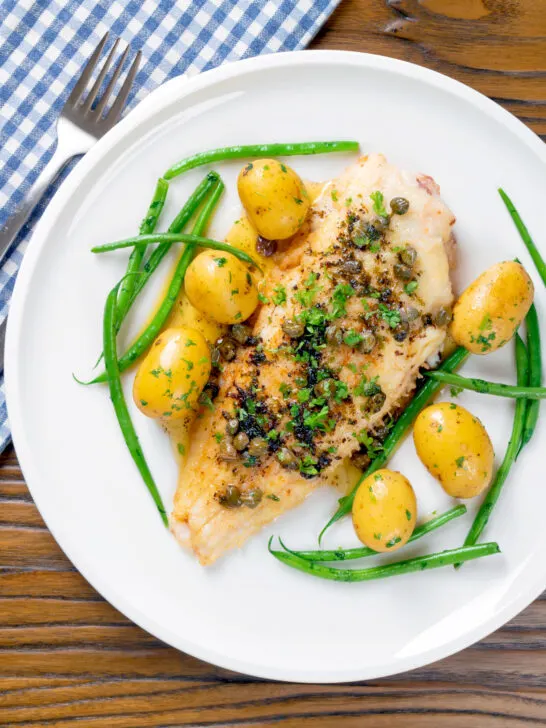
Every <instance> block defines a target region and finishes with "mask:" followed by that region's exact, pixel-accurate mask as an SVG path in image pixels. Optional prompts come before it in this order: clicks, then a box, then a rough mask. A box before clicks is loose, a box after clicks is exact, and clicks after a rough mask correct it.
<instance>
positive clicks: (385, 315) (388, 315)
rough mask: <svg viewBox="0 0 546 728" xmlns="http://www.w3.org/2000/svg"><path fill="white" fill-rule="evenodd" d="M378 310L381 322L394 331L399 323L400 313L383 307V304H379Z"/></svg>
mask: <svg viewBox="0 0 546 728" xmlns="http://www.w3.org/2000/svg"><path fill="white" fill-rule="evenodd" d="M378 308H379V313H380V315H381V318H382V319H383V321H386V323H388V325H389V326H390V328H391V329H395V328H396V327H397V326H398V324H399V323H400V321H401V319H400V312H399V311H394V310H393V309H392V308H389V307H388V306H385V304H384V303H380V304H379V306H378Z"/></svg>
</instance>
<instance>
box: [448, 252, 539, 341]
mask: <svg viewBox="0 0 546 728" xmlns="http://www.w3.org/2000/svg"><path fill="white" fill-rule="evenodd" d="M533 294H534V288H533V282H532V281H531V279H530V278H529V276H528V274H527V271H526V270H525V268H524V267H523V266H522V265H520V263H516V262H514V261H506V262H504V263H497V264H496V265H493V266H491V268H488V269H487V270H486V271H484V272H483V273H482V274H481V275H480V276H478V278H476V280H475V281H474V282H473V283H471V284H470V286H468V288H467V289H466V290H465V291H463V293H462V294H461V295H460V297H459V300H458V301H457V303H456V304H455V307H454V309H453V322H452V324H451V335H452V336H453V338H454V339H455V341H456V342H457V344H459V345H460V346H464V347H466V348H467V349H468V350H469V351H471V352H472V353H473V354H487V353H489V352H490V351H495V349H498V348H499V347H501V346H503V345H504V344H506V342H507V341H509V340H510V339H511V338H512V336H513V335H514V332H515V331H516V330H517V328H518V326H519V325H520V323H521V322H522V321H523V319H524V318H525V316H526V315H527V312H528V311H529V308H530V307H531V303H532V302H533Z"/></svg>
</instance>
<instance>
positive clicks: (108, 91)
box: [95, 46, 130, 119]
mask: <svg viewBox="0 0 546 728" xmlns="http://www.w3.org/2000/svg"><path fill="white" fill-rule="evenodd" d="M129 50H130V46H127V47H126V48H125V50H124V51H123V53H122V54H121V58H120V59H119V61H118V63H117V65H116V67H115V69H114V73H113V74H112V78H111V79H110V81H109V82H108V86H107V87H106V88H105V89H104V93H103V95H102V97H101V99H100V101H99V103H98V104H97V107H96V109H95V113H96V115H97V119H100V117H101V114H102V112H103V111H104V107H105V106H106V104H107V103H108V99H109V98H110V94H111V93H112V90H113V88H114V86H115V84H116V81H117V80H118V78H119V74H120V73H121V71H122V68H123V64H124V63H125V59H126V58H127V54H128V53H129Z"/></svg>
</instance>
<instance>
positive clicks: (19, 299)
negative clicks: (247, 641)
mask: <svg viewBox="0 0 546 728" xmlns="http://www.w3.org/2000/svg"><path fill="white" fill-rule="evenodd" d="M321 64H322V65H324V64H328V65H330V64H332V65H346V64H348V65H352V66H360V67H364V68H368V69H370V68H371V69H378V70H385V69H386V70H390V71H393V72H394V73H397V74H398V75H405V76H410V77H412V78H414V79H417V80H420V81H423V82H424V83H427V84H430V85H433V86H435V87H440V88H442V89H443V90H445V91H448V92H451V93H452V94H453V95H455V96H458V97H459V98H461V99H464V100H467V101H469V102H471V103H472V105H473V106H474V107H478V109H480V110H481V111H483V112H485V113H486V114H487V115H488V116H490V117H493V119H496V120H497V121H498V122H500V123H501V124H502V125H503V126H504V127H508V129H509V130H510V131H512V132H513V133H514V134H516V136H517V137H519V139H520V140H521V141H523V142H524V143H525V144H526V145H527V146H529V147H530V149H531V150H532V151H533V152H534V153H535V155H536V156H537V157H538V158H539V159H540V160H541V161H542V162H543V163H544V164H545V166H546V145H545V144H544V143H543V142H542V140H541V139H540V138H539V137H538V136H537V135H536V134H535V133H534V132H533V131H532V130H531V129H529V128H528V127H527V126H525V125H524V124H523V122H521V121H519V120H518V119H517V118H516V117H514V116H513V115H512V114H510V113H509V112H508V111H506V110H505V109H503V108H502V107H501V106H499V105H498V104H497V103H496V102H494V101H492V100H491V99H489V98H488V97H486V96H484V95H483V94H481V93H480V92H479V91H476V90H475V89H472V88H470V87H469V86H466V85H465V84H463V83H461V82H460V81H457V80H455V79H453V78H450V77H449V76H445V75H443V74H441V73H439V72H437V71H434V70H431V69H428V68H425V67H423V66H419V65H417V64H413V63H410V62H407V61H402V60H399V59H395V58H389V57H386V56H381V55H376V54H371V53H359V52H356V51H342V50H310V51H309V50H307V51H292V52H284V53H279V54H268V55H263V56H257V57H253V58H247V59H244V60H240V61H235V62H231V63H227V64H224V65H222V66H219V67H218V68H214V69H211V70H209V71H205V72H203V73H201V74H199V75H196V76H193V77H191V78H188V77H187V76H177V77H175V78H173V79H170V80H169V81H167V82H166V83H164V84H162V85H161V86H159V87H158V88H157V89H155V90H153V91H152V92H151V93H150V94H149V95H148V96H147V97H146V98H145V99H144V100H143V101H141V102H140V103H139V104H138V105H137V106H136V107H135V109H133V110H132V111H131V112H130V113H129V114H128V115H127V116H126V117H125V118H124V119H123V120H122V121H121V122H119V123H118V124H117V125H116V126H115V127H114V128H113V129H112V130H111V131H110V132H108V134H106V135H105V136H104V137H103V138H102V139H100V140H99V141H98V142H97V143H96V144H95V145H94V146H93V147H92V149H91V150H90V151H89V152H88V153H87V154H86V156H85V157H84V158H83V159H82V160H81V161H80V162H79V163H78V165H77V166H76V167H75V168H74V170H73V171H72V172H71V174H70V175H69V178H70V180H71V182H72V184H70V185H67V184H66V183H65V184H63V185H62V186H61V187H60V189H59V190H58V191H57V193H56V194H55V196H54V198H53V200H52V201H51V202H50V204H49V205H48V207H47V209H46V211H45V213H44V215H43V216H42V217H41V219H40V220H39V221H38V224H37V226H36V229H35V231H34V233H33V235H32V238H31V240H30V243H29V246H28V249H27V251H26V253H25V255H24V259H23V262H22V265H21V268H20V271H19V275H18V278H17V282H16V285H15V289H14V292H13V297H12V301H11V305H10V316H9V321H8V326H7V332H6V351H5V359H6V362H5V391H6V403H7V407H8V419H9V423H10V426H11V431H12V439H13V443H14V445H15V448H16V453H17V456H18V459H19V463H20V466H21V470H22V472H23V475H24V478H25V482H26V483H27V487H28V488H29V491H30V493H31V496H32V498H33V500H34V502H35V504H36V506H37V508H38V510H39V511H40V514H41V515H42V517H43V519H44V521H45V523H46V526H47V528H48V530H49V531H50V533H51V535H52V536H53V538H54V539H55V541H56V542H57V544H58V545H59V547H60V548H61V549H62V550H63V552H64V553H65V554H66V556H67V558H68V559H69V560H70V561H71V563H73V564H74V566H75V567H76V568H77V569H78V571H79V572H80V573H81V574H82V576H83V577H84V578H85V579H86V580H87V581H88V582H89V583H90V584H91V585H92V586H93V587H94V588H95V589H96V590H97V591H98V592H99V593H100V594H101V595H102V596H103V598H104V599H106V600H107V601H108V602H109V603H110V604H112V605H113V606H114V607H115V608H116V609H118V610H119V611H120V612H121V613H123V614H124V615H126V616H127V617H128V618H129V619H131V620H132V621H133V622H134V623H135V624H137V625H138V626H139V627H141V628H142V629H144V630H146V631H147V632H148V633H150V634H152V635H153V636H155V637H156V638H157V639H160V640H162V641H164V642H166V643H167V644H169V645H171V646H173V647H175V649H178V650H180V651H183V652H186V653H187V654H190V655H192V656H194V657H196V658H198V659H201V660H204V661H206V662H208V663H210V664H213V665H217V666H219V667H221V668H224V669H228V670H233V671H237V672H239V673H243V674H247V675H252V676H256V677H259V678H266V679H273V680H281V681H290V682H300V683H313V682H314V683H342V682H352V681H356V680H369V679H374V678H379V677H387V676H389V675H394V674H399V673H401V672H406V671H408V670H411V669H415V668H417V667H422V666H425V665H428V664H430V663H432V662H435V661H437V660H439V659H443V658H445V657H448V656H450V655H452V654H454V653H456V652H459V651H460V650H462V649H464V648H466V647H468V646H470V645H472V644H474V643H475V642H476V641H478V640H481V639H483V638H484V637H486V636H487V635H489V634H491V633H492V632H494V631H495V630H496V629H498V628H499V627H500V626H502V625H503V624H505V623H506V622H507V621H509V620H510V619H512V618H513V617H514V616H516V615H517V614H518V613H519V612H520V611H522V610H523V609H525V607H527V606H528V605H529V604H530V603H531V602H532V601H534V600H535V599H536V598H537V597H538V596H539V594H540V593H541V592H542V591H543V589H544V587H545V586H546V567H545V570H544V573H543V574H541V575H540V578H537V574H536V573H535V578H534V579H532V580H531V581H530V582H529V584H528V586H527V588H526V589H525V590H522V592H521V594H520V595H519V598H518V599H516V600H514V601H513V602H512V603H510V604H509V605H507V606H505V607H503V608H501V609H499V610H498V612H496V613H495V614H494V615H493V616H492V617H491V618H490V620H488V621H487V622H486V623H482V624H481V625H478V626H477V627H474V628H473V629H472V630H470V631H468V632H465V633H464V634H463V635H462V636H459V637H456V638H455V639H453V640H451V641H449V642H446V643H443V644H442V645H441V646H440V647H438V646H436V647H434V648H430V649H428V650H427V651H425V652H420V653H419V654H418V655H417V656H409V657H405V658H398V659H397V661H396V664H394V663H393V664H390V665H389V666H388V668H387V669H386V667H387V666H385V665H384V666H383V667H382V666H381V665H377V667H376V668H375V669H371V668H363V669H355V668H352V669H348V670H343V669H341V670H332V669H331V668H327V669H318V670H317V671H313V670H309V669H306V670H300V669H297V670H292V669H286V668H277V667H273V668H271V667H268V666H267V665H266V664H257V663H254V662H248V661H246V660H242V659H239V658H237V657H232V656H228V655H224V654H217V653H215V652H214V651H213V650H210V649H208V648H206V647H202V646H201V645H197V644H195V643H193V642H191V641H190V640H189V639H188V638H187V637H182V636H181V635H180V634H178V633H173V632H172V630H169V629H167V628H164V627H163V626H162V625H160V624H158V623H157V622H155V621H154V620H153V618H150V617H149V616H148V615H145V614H143V613H141V611H140V608H139V607H138V606H137V605H135V604H133V603H132V602H131V601H130V600H126V598H125V597H124V595H123V594H122V593H118V592H117V591H116V590H115V587H111V585H109V584H108V583H106V584H104V583H103V579H102V576H101V573H100V569H96V567H93V564H92V562H89V561H88V559H87V556H86V554H85V553H84V552H83V551H82V552H80V548H79V547H78V545H77V543H75V542H74V541H73V540H72V539H71V538H70V537H69V536H68V535H67V534H66V533H65V529H64V527H63V525H62V523H61V522H60V521H61V520H62V519H58V518H56V516H55V511H54V509H53V508H50V506H48V501H47V498H46V497H42V496H43V493H42V494H41V493H40V492H39V488H35V489H34V490H33V485H32V483H35V482H37V480H39V479H40V474H39V468H38V467H37V464H36V463H35V462H34V461H33V456H32V448H31V446H30V443H29V441H28V439H27V433H26V428H25V424H24V419H25V418H24V417H23V416H22V408H21V407H20V406H19V405H20V398H19V390H20V387H21V382H20V379H19V374H18V367H17V352H18V349H19V345H20V335H21V324H22V319H23V314H24V308H25V303H26V298H27V295H28V290H29V286H28V285H27V282H28V281H29V280H30V279H31V277H32V275H33V273H34V270H35V267H36V264H37V261H38V258H39V255H40V253H41V251H42V249H43V248H44V246H45V245H46V244H47V240H48V238H49V236H50V234H51V230H52V228H53V226H54V224H55V221H56V219H57V217H58V216H59V215H60V214H61V213H62V211H63V209H64V207H65V205H66V204H68V203H69V201H70V198H71V196H72V194H73V189H74V188H77V186H78V185H77V183H78V182H80V181H81V180H83V179H84V178H85V177H86V176H87V175H88V173H89V172H92V171H93V169H94V167H95V166H96V164H97V163H98V162H99V161H100V160H101V159H103V158H104V157H105V156H106V155H107V154H108V153H109V151H110V150H111V149H112V148H114V147H115V146H116V144H117V143H118V141H120V140H121V139H122V138H123V137H124V136H125V135H126V134H128V133H129V132H130V131H133V130H135V129H136V128H137V127H138V126H139V125H140V124H141V123H143V122H145V121H146V120H147V119H148V118H149V117H150V116H152V115H153V114H154V113H155V112H156V111H158V110H160V109H161V108H163V107H164V106H167V105H169V104H171V103H173V91H176V94H175V101H176V102H181V101H183V99H184V98H185V97H187V96H189V95H190V94H192V93H193V92H194V91H197V90H199V89H202V88H206V87H208V86H213V85H214V84H215V83H219V82H222V81H224V80H227V79H230V78H234V77H238V76H244V75H246V74H251V73H253V72H255V71H256V70H260V69H270V68H277V67H282V66H290V65H297V66H300V65H304V66H313V65H321ZM74 183H76V184H74ZM484 625H486V626H484ZM391 662H392V661H391Z"/></svg>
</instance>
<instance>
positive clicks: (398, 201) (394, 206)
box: [391, 197, 409, 215]
mask: <svg viewBox="0 0 546 728" xmlns="http://www.w3.org/2000/svg"><path fill="white" fill-rule="evenodd" d="M391 210H392V211H393V212H394V214H395V215H405V214H406V212H407V211H408V210H409V200H406V198H405V197H393V198H392V200H391Z"/></svg>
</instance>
